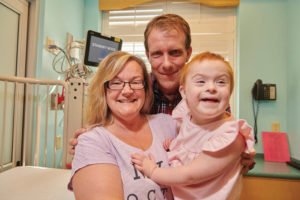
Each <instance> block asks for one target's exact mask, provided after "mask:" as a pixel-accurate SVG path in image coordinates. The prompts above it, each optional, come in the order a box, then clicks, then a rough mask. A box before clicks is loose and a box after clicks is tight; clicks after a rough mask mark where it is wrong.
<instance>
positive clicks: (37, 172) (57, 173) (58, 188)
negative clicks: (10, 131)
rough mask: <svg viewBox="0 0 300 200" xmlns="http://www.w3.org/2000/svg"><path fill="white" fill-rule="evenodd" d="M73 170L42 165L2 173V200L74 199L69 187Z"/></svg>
mask: <svg viewBox="0 0 300 200" xmlns="http://www.w3.org/2000/svg"><path fill="white" fill-rule="evenodd" d="M70 177H71V171H70V170H67V169H54V168H42V167H30V166H26V167H15V168H12V169H9V170H7V171H4V172H2V173H0V199H1V200H72V199H75V197H74V195H73V192H71V191H69V190H68V189H67V184H68V182H69V179H70Z"/></svg>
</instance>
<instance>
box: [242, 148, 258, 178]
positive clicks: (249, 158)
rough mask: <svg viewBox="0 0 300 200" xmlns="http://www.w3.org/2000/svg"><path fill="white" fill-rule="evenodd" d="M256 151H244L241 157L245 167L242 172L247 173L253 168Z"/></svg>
mask: <svg viewBox="0 0 300 200" xmlns="http://www.w3.org/2000/svg"><path fill="white" fill-rule="evenodd" d="M254 156H255V152H251V153H242V155H241V157H242V159H241V164H242V166H243V169H242V171H241V173H242V174H246V173H247V172H248V171H249V170H251V169H253V168H254V166H255V160H254Z"/></svg>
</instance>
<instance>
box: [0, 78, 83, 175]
mask: <svg viewBox="0 0 300 200" xmlns="http://www.w3.org/2000/svg"><path fill="white" fill-rule="evenodd" d="M60 94H61V96H60ZM59 96H60V97H61V98H62V97H63V102H59V99H58V97H59ZM51 100H52V104H51ZM60 100H62V99H60ZM68 102H69V82H65V81H60V80H37V79H33V78H24V77H13V76H1V75H0V103H1V104H0V171H3V170H5V169H6V168H11V167H14V166H15V165H17V162H18V161H22V163H18V164H19V165H21V164H22V165H35V166H45V167H55V168H65V166H66V162H67V156H68V155H67V154H68V153H67V147H68V133H69V132H70V131H69V126H70V125H69V122H68V115H69V111H68V109H69V107H68V106H69V103H68ZM62 115H63V117H62ZM60 118H61V120H59V119H60ZM61 124H63V128H62V126H61ZM78 126H79V127H80V126H81V124H80V125H78ZM59 129H62V130H63V133H60V132H59V131H60V130H59ZM10 142H11V144H10ZM20 147H22V148H20ZM58 150H59V153H60V156H59V157H58V158H57V152H58ZM57 160H59V161H57Z"/></svg>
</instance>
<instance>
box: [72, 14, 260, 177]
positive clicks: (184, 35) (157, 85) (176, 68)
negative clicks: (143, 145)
mask: <svg viewBox="0 0 300 200" xmlns="http://www.w3.org/2000/svg"><path fill="white" fill-rule="evenodd" d="M144 38H145V41H144V45H145V50H146V55H147V58H148V60H149V62H150V64H151V68H152V72H151V76H152V81H153V92H154V104H153V107H152V109H151V113H152V114H155V113H167V114H171V112H172V110H173V108H175V106H176V105H177V104H178V103H179V102H180V100H181V96H180V93H179V90H178V88H179V75H180V71H181V69H182V68H183V66H184V65H185V63H186V62H187V61H188V60H189V58H190V57H191V54H192V47H191V30H190V27H189V24H188V23H187V22H186V21H185V20H184V19H183V18H182V17H180V16H179V15H176V14H164V15H160V16H157V17H155V18H153V19H152V20H151V21H150V22H149V23H148V24H147V27H146V30H145V32H144ZM84 131H85V129H79V130H77V131H76V132H75V133H74V137H75V138H77V137H78V135H80V134H81V133H83V132H84ZM76 144H77V140H76V139H72V140H71V141H70V145H71V146H72V148H71V150H70V151H69V152H70V154H74V147H75V146H76ZM253 158H254V155H249V154H243V155H242V165H243V166H244V170H243V173H245V172H247V171H248V170H249V169H252V168H253V167H254V165H255V162H254V159H253Z"/></svg>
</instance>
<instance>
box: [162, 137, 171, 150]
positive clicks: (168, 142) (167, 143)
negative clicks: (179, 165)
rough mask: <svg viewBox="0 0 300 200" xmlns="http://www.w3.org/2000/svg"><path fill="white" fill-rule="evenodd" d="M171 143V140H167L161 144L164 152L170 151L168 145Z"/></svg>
mask: <svg viewBox="0 0 300 200" xmlns="http://www.w3.org/2000/svg"><path fill="white" fill-rule="evenodd" d="M172 141H173V139H171V138H168V139H166V140H165V141H164V142H163V147H164V149H165V150H166V151H170V144H171V142H172Z"/></svg>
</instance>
